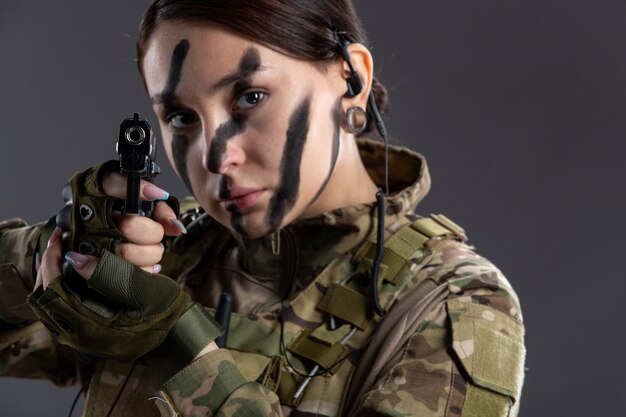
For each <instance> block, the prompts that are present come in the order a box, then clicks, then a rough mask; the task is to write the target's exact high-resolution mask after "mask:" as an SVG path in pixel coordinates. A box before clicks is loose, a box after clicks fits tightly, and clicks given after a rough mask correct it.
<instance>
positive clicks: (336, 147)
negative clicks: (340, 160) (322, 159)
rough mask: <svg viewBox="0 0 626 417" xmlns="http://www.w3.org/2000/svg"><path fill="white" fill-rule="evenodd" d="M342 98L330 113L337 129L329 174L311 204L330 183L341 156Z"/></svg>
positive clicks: (334, 133)
mask: <svg viewBox="0 0 626 417" xmlns="http://www.w3.org/2000/svg"><path fill="white" fill-rule="evenodd" d="M342 98H343V96H341V97H339V98H338V99H337V102H336V103H335V105H334V106H333V109H332V110H331V115H330V117H331V119H332V121H333V123H334V125H335V130H334V132H333V143H332V147H331V150H330V168H329V169H328V175H326V179H324V182H323V183H322V185H321V186H320V188H319V190H317V193H315V197H313V199H312V200H311V202H310V203H309V206H310V205H311V204H313V203H314V202H315V200H317V199H318V197H319V196H320V194H322V192H323V191H324V190H325V189H326V186H327V185H328V181H330V177H331V176H332V175H333V172H334V171H335V166H336V165H337V157H338V156H339V145H340V141H339V118H340V117H341V99H342Z"/></svg>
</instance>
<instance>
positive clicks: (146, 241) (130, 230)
mask: <svg viewBox="0 0 626 417" xmlns="http://www.w3.org/2000/svg"><path fill="white" fill-rule="evenodd" d="M113 221H114V222H115V225H116V226H117V228H118V229H119V231H120V232H121V233H122V235H123V236H124V237H125V238H126V239H127V240H128V241H129V242H131V243H136V244H138V245H154V244H157V243H159V242H160V241H161V240H163V233H164V230H163V226H162V225H161V224H160V223H158V222H155V221H154V220H152V219H151V218H149V217H144V216H139V215H136V214H127V215H122V214H121V213H113Z"/></svg>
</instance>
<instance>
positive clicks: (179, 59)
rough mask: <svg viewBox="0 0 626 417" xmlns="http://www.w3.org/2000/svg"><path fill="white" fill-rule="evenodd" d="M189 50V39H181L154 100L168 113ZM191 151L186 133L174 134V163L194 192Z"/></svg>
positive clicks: (171, 107) (174, 97)
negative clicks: (189, 155) (165, 78)
mask: <svg viewBox="0 0 626 417" xmlns="http://www.w3.org/2000/svg"><path fill="white" fill-rule="evenodd" d="M188 52H189V41H188V40H187V39H183V40H181V41H180V42H179V43H178V45H176V48H174V52H173V53H172V60H171V62H170V72H169V75H168V78H167V83H166V84H165V88H164V89H163V92H162V93H161V94H158V95H157V96H156V97H155V98H154V99H153V102H156V103H159V102H160V103H162V104H163V106H164V107H165V112H166V114H167V113H169V112H170V111H171V110H172V109H173V108H174V106H175V105H176V101H177V98H176V88H177V87H178V84H179V83H180V77H181V74H182V69H183V63H184V62H185V58H187V53H188ZM188 152H189V140H188V139H187V137H186V136H185V135H181V134H174V135H173V136H172V156H173V158H174V165H175V166H176V170H177V171H178V175H180V177H181V179H182V180H183V182H184V183H185V186H186V187H187V189H188V190H189V191H190V192H192V193H193V190H192V189H191V182H190V181H189V175H188V173H187V153H188Z"/></svg>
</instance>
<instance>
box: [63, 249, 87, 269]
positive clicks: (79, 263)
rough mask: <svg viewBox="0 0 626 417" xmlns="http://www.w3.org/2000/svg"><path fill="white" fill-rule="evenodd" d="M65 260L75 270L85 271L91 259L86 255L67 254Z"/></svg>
mask: <svg viewBox="0 0 626 417" xmlns="http://www.w3.org/2000/svg"><path fill="white" fill-rule="evenodd" d="M65 260H66V261H68V262H69V263H70V265H72V267H74V269H83V268H84V267H85V265H87V262H89V257H87V256H85V255H81V254H80V253H78V252H71V251H70V252H68V253H66V254H65Z"/></svg>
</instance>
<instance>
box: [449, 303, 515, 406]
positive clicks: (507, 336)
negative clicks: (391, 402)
mask: <svg viewBox="0 0 626 417" xmlns="http://www.w3.org/2000/svg"><path fill="white" fill-rule="evenodd" d="M447 306H448V313H449V316H450V320H451V326H452V349H453V350H454V353H455V355H456V358H457V359H458V362H460V365H461V367H462V368H463V369H464V370H465V374H466V375H468V377H469V381H468V382H469V383H468V385H467V393H466V397H465V404H464V406H463V414H462V417H474V416H476V417H478V416H484V415H487V414H488V415H493V416H502V417H504V416H509V415H515V414H516V412H515V411H514V410H516V405H517V400H519V398H520V392H521V387H522V383H523V379H522V375H524V357H525V349H524V344H523V331H522V326H521V323H519V322H518V321H516V319H514V318H513V317H509V316H507V315H506V314H504V313H502V312H500V311H498V310H495V309H494V308H492V307H489V306H485V305H481V304H477V303H473V302H471V301H466V300H464V299H462V298H456V299H450V300H448V301H447ZM486 410H489V412H488V413H487V411H486Z"/></svg>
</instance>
